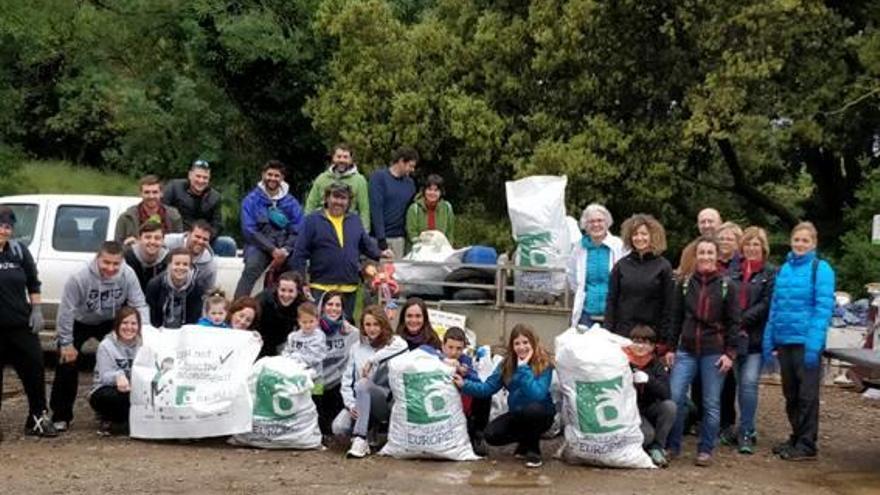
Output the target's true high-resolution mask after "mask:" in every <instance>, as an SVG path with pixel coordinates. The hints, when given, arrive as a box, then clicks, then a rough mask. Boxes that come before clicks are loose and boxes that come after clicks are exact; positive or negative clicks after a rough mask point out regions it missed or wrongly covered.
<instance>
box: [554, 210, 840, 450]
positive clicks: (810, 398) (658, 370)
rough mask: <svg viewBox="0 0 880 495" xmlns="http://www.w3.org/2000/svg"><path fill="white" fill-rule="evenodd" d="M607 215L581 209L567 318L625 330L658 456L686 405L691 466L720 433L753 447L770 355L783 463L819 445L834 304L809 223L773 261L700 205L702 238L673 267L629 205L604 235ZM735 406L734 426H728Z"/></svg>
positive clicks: (677, 438) (765, 244) (676, 438)
mask: <svg viewBox="0 0 880 495" xmlns="http://www.w3.org/2000/svg"><path fill="white" fill-rule="evenodd" d="M612 223H613V219H612V216H611V213H610V212H609V211H608V210H607V209H606V208H605V207H603V206H602V205H599V204H591V205H589V206H587V208H585V209H584V211H583V214H582V216H581V220H580V226H581V229H582V231H583V232H584V236H583V238H582V239H581V242H580V244H579V245H578V246H577V248H576V250H575V253H574V255H573V256H572V258H571V269H570V270H569V274H570V278H571V283H572V285H573V289H574V290H575V291H576V295H575V303H574V305H573V306H574V310H573V313H572V324H573V325H577V324H581V325H593V324H596V323H598V324H600V325H602V326H603V327H604V328H607V329H608V330H610V331H612V332H614V333H616V334H619V335H622V336H624V337H628V338H630V339H632V341H633V346H631V348H629V349H628V350H627V353H628V355H629V357H630V361H631V364H632V367H633V369H634V370H635V373H634V374H633V376H634V378H633V379H634V381H635V383H636V389H637V392H638V396H639V408H640V412H641V414H642V424H643V429H644V430H645V431H646V435H645V438H646V444H645V447H646V448H647V449H648V451H649V453H650V455H651V457H652V459H653V460H654V462H655V463H656V464H658V465H666V464H667V463H668V462H669V458H670V457H672V458H675V457H677V456H678V455H679V454H680V453H681V448H682V435H683V433H684V431H685V428H686V420H687V418H688V416H689V414H693V413H696V416H697V417H698V419H697V420H696V421H697V423H698V424H699V442H698V445H697V456H696V463H697V464H698V465H700V466H708V465H710V464H711V463H712V453H713V450H714V448H715V446H716V443H717V442H718V440H719V439H720V440H721V442H722V443H724V444H727V445H735V446H737V448H738V450H739V452H740V453H742V454H751V453H753V452H754V449H755V444H756V442H757V431H756V427H755V416H756V411H757V408H758V380H759V377H760V373H761V370H762V366H763V365H764V364H769V363H772V362H774V361H776V360H778V363H779V366H780V371H781V376H782V390H783V394H784V396H785V401H786V413H787V415H788V420H789V423H790V425H791V435H790V436H789V438H788V439H787V440H786V441H785V442H782V443H780V444H778V445H776V446H774V447H773V452H774V454H776V455H778V456H779V457H781V458H783V459H787V460H804V459H813V458H815V456H816V454H817V448H818V447H817V443H816V442H817V435H818V422H819V387H820V372H819V368H820V357H821V354H822V351H823V350H824V346H825V335H826V331H827V327H828V325H829V323H830V319H831V315H832V311H833V308H834V287H835V275H834V271H833V269H832V268H831V266H830V265H829V263H828V262H827V261H825V260H823V259H821V258H819V257H818V255H817V253H816V245H817V242H818V233H817V231H816V228H815V227H814V226H813V224H812V223H810V222H802V223H799V224H797V225H796V226H795V227H794V228H793V229H792V231H791V237H790V244H791V251H790V252H789V253H788V254H787V255H786V257H785V261H784V262H783V264H782V265H781V266H780V267H778V268H777V267H775V266H773V265H772V264H770V262H769V261H768V258H769V254H770V243H769V240H768V237H767V232H766V231H765V230H764V229H763V228H761V227H758V226H750V227H747V228H746V229H742V228H741V227H740V226H739V225H737V224H736V223H734V222H723V221H722V219H721V215H720V214H719V212H718V211H717V210H715V209H712V208H707V209H704V210H702V211H700V213H699V215H698V219H697V226H698V228H699V231H700V235H699V237H698V238H697V239H695V240H694V241H693V242H691V243H690V244H688V245H687V246H686V247H685V249H684V250H683V252H682V255H681V260H680V262H679V265H678V268H677V269H673V267H672V265H671V264H670V263H669V261H668V260H667V259H666V258H664V257H663V256H662V255H663V252H664V250H665V249H666V235H665V232H664V229H663V226H662V225H661V224H660V222H658V221H657V220H656V219H655V218H653V217H652V216H650V215H644V214H637V215H633V216H632V217H630V218H628V219H627V220H626V221H625V222H624V223H623V225H622V228H621V237H620V238H618V237H616V236H614V235H612V234H611V233H610V232H609V228H610V227H611V225H612ZM737 410H738V411H739V424H738V425H737V424H736V416H737Z"/></svg>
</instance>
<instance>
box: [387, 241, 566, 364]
mask: <svg viewBox="0 0 880 495" xmlns="http://www.w3.org/2000/svg"><path fill="white" fill-rule="evenodd" d="M393 263H394V265H395V266H404V265H408V266H417V267H418V266H421V267H434V268H442V269H445V270H447V271H448V272H451V271H452V270H455V269H458V268H474V269H479V270H485V271H491V272H492V273H493V275H494V280H495V282H494V283H493V284H475V283H467V282H447V281H436V280H419V281H418V282H417V283H409V284H407V283H404V282H401V286H402V289H403V290H402V292H406V291H405V289H406V286H407V285H418V286H427V287H442V288H456V289H482V290H486V291H490V293H494V294H495V297H494V299H483V300H476V301H459V300H449V299H441V300H428V299H426V300H425V303H426V304H427V305H428V307H430V308H434V309H438V310H442V311H448V312H451V313H458V314H461V315H464V316H465V317H467V327H468V328H469V329H470V330H472V331H473V332H474V333H475V334H476V335H477V344H478V345H484V344H486V345H491V346H493V347H494V346H500V347H504V346H506V345H507V338H508V335H509V333H510V330H511V329H512V328H513V326H514V325H515V324H517V323H528V324H530V325H531V326H532V327H534V328H535V330H536V331H537V333H538V337H539V338H540V339H541V342H542V343H543V345H544V346H545V347H547V348H548V349H552V348H553V344H554V339H555V338H556V336H557V335H559V334H560V333H562V332H564V331H565V330H566V329H568V328H569V325H570V322H571V312H572V307H571V306H572V293H571V288H570V286H569V283H568V279H567V278H566V269H565V268H540V267H521V266H516V265H514V264H513V263H511V262H509V261H507V260H505V259H504V257H501V258H500V259H499V263H497V264H495V265H482V264H468V263H442V262H430V261H408V260H394V261H393ZM523 272H529V273H548V274H550V276H551V277H552V276H558V277H561V278H562V279H564V280H565V283H564V288H563V289H562V291H561V292H559V293H557V294H551V296H552V299H554V302H553V303H552V304H530V303H522V302H519V303H517V302H511V301H509V300H508V299H509V298H508V295H509V294H510V295H513V294H514V292H515V291H519V292H535V293H537V292H544V291H536V290H531V289H523V288H521V287H520V288H518V287H516V286H514V285H513V284H512V282H513V280H514V277H515V276H517V275H521V274H522V273H523ZM405 299H406V297H398V298H397V300H398V301H399V302H400V303H401V304H402V302H403V301H404V300H405ZM384 302H385V301H382V300H381V294H380V303H384ZM400 317H402V315H400Z"/></svg>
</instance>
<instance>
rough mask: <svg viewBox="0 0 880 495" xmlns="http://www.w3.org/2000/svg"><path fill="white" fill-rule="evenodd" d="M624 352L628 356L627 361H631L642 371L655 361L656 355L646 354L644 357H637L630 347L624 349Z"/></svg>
mask: <svg viewBox="0 0 880 495" xmlns="http://www.w3.org/2000/svg"><path fill="white" fill-rule="evenodd" d="M623 352H624V354H626V357H627V359H629V363H630V364H632V365H633V366H635V367H636V368H638V369H640V370H643V369H645V368H646V367H647V366H648V365H649V364H651V361H653V360H654V353H650V354H645V355H644V356H637V355H636V354H635V353H633V351H632V349H630V348H629V347H624V348H623Z"/></svg>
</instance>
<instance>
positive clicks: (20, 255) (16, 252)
mask: <svg viewBox="0 0 880 495" xmlns="http://www.w3.org/2000/svg"><path fill="white" fill-rule="evenodd" d="M6 243H7V244H9V251H10V252H11V253H12V258H13V259H14V260H15V261H18V263H19V264H21V263H23V262H24V252H23V251H22V248H21V243H20V242H18V241H16V240H15V239H9V240H8V241H6Z"/></svg>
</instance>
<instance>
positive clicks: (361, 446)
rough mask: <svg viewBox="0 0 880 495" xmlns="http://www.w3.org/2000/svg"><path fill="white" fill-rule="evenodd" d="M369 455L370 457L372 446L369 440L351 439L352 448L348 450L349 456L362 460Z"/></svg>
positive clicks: (361, 438)
mask: <svg viewBox="0 0 880 495" xmlns="http://www.w3.org/2000/svg"><path fill="white" fill-rule="evenodd" d="M368 455H370V444H369V443H367V439H366V438H363V437H353V438H352V439H351V448H350V449H348V456H349V457H356V458H358V459H362V458H364V457H366V456H368Z"/></svg>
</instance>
